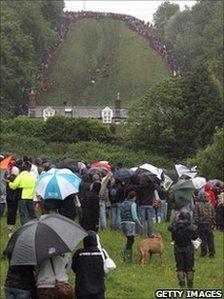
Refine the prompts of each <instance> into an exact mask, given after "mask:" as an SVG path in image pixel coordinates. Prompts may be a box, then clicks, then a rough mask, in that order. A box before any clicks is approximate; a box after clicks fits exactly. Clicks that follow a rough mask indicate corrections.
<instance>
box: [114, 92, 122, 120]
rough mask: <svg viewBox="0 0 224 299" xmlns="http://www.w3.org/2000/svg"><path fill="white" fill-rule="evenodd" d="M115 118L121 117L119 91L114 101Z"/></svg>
mask: <svg viewBox="0 0 224 299" xmlns="http://www.w3.org/2000/svg"><path fill="white" fill-rule="evenodd" d="M114 110H115V118H118V119H119V118H121V99H120V93H119V92H118V93H117V98H116V100H115V101H114Z"/></svg>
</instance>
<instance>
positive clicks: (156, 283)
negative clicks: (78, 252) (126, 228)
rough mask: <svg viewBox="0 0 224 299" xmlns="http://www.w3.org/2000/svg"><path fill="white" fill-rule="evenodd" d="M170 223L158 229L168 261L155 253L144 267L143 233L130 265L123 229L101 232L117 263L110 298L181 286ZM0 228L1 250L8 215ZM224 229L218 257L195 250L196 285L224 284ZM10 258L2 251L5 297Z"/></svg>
mask: <svg viewBox="0 0 224 299" xmlns="http://www.w3.org/2000/svg"><path fill="white" fill-rule="evenodd" d="M167 226H168V224H167V223H164V224H157V231H158V232H159V233H160V234H161V235H162V236H163V238H164V242H165V264H164V265H161V264H160V259H159V255H154V256H152V259H151V261H150V262H148V263H147V264H146V265H145V266H144V267H143V268H142V267H140V266H139V265H138V263H137V261H138V254H137V249H136V246H137V243H138V241H139V240H140V237H139V236H138V237H136V240H135V244H134V261H133V264H131V265H125V264H124V263H123V257H122V252H123V248H124V244H125V238H124V236H123V235H122V234H121V233H120V232H113V231H110V230H106V231H104V232H101V233H100V237H101V241H102V244H103V246H104V247H105V248H106V249H107V251H108V253H109V254H110V256H111V257H112V258H113V260H114V261H115V263H116V265H117V269H116V270H114V271H113V272H111V273H110V274H109V275H108V276H107V278H106V289H107V290H106V298H107V299H130V298H131V299H143V298H144V299H146V298H147V299H153V298H155V291H156V290H157V289H167V288H169V289H170V288H178V284H177V279H176V272H175V263H174V257H173V245H171V244H170V242H171V239H170V233H169V232H168V231H167ZM0 228H1V253H2V251H3V249H4V247H5V245H6V243H7V238H8V232H7V226H6V218H5V217H3V218H2V219H1V220H0ZM223 244H224V243H223V233H222V232H220V231H215V246H216V257H215V259H209V258H208V257H206V258H200V257H199V252H198V251H197V252H196V253H195V270H196V272H195V288H197V289H217V288H219V289H220V288H222V287H223V277H224V276H223V274H224V271H223ZM80 246H81V244H80ZM7 268H8V264H7V261H6V260H4V258H3V257H2V255H1V294H0V298H2V299H3V298H4V295H3V291H4V288H3V285H4V280H5V276H6V272H7ZM74 279H75V277H74V274H73V273H72V272H71V273H70V282H71V284H72V285H74Z"/></svg>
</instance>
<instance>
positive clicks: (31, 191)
mask: <svg viewBox="0 0 224 299" xmlns="http://www.w3.org/2000/svg"><path fill="white" fill-rule="evenodd" d="M36 183H37V179H36V178H35V177H34V176H33V175H32V174H30V173H29V172H28V171H26V170H24V171H21V172H20V174H19V175H18V176H17V177H16V179H15V180H14V181H13V182H10V183H9V188H11V189H13V190H15V189H17V188H22V195H21V199H28V200H33V198H34V196H35V188H36Z"/></svg>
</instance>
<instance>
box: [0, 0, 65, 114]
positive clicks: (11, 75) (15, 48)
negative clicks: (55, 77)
mask: <svg viewBox="0 0 224 299" xmlns="http://www.w3.org/2000/svg"><path fill="white" fill-rule="evenodd" d="M48 2H49V3H48ZM51 2H52V3H51ZM56 2H57V3H56ZM46 3H47V5H48V7H51V8H52V12H51V15H50V16H49V19H48V18H45V17H46V15H44V13H43V11H42V9H43V6H44V4H45V5H46ZM60 9H61V12H59V10H60ZM62 9H63V1H43V0H42V1H28V0H27V1H25V0H21V1H15V0H13V1H12V0H8V1H1V66H0V67H1V75H0V79H1V108H0V113H1V115H13V114H20V113H22V114H23V113H24V112H25V110H24V109H25V107H26V102H27V92H28V90H29V89H30V88H34V87H35V84H36V80H35V77H36V72H37V68H38V64H39V61H40V59H41V57H43V55H44V54H46V53H48V52H49V49H50V46H51V45H52V44H53V42H54V41H55V36H56V32H55V31H54V30H53V29H52V28H51V26H52V25H53V20H56V18H57V16H58V18H61V16H62V14H63V11H62Z"/></svg>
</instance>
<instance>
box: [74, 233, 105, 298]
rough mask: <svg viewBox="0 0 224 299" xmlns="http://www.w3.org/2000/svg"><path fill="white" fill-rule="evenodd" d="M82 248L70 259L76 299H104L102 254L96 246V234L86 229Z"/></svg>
mask: <svg viewBox="0 0 224 299" xmlns="http://www.w3.org/2000/svg"><path fill="white" fill-rule="evenodd" d="M83 245H84V248H83V249H78V250H77V251H76V252H75V254H74V256H73V259H72V270H73V271H74V272H75V274H76V278H75V296H76V297H75V298H76V299H104V298H105V285H104V276H105V274H104V268H103V258H102V254H101V252H100V250H99V248H98V247H97V245H98V244H97V235H96V233H95V232H94V231H88V236H87V237H85V238H84V240H83Z"/></svg>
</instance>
